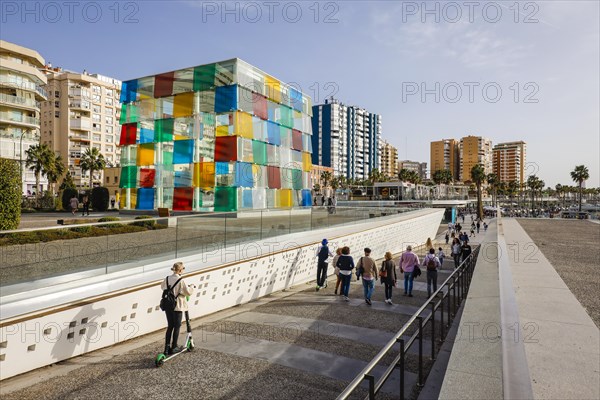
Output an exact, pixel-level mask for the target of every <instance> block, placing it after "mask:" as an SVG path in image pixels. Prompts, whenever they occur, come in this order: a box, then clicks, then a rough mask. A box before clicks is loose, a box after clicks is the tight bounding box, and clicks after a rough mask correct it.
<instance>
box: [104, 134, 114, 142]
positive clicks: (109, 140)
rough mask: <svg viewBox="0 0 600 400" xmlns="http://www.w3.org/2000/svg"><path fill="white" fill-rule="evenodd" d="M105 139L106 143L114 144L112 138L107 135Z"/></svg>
mask: <svg viewBox="0 0 600 400" xmlns="http://www.w3.org/2000/svg"><path fill="white" fill-rule="evenodd" d="M105 139H106V143H113V142H114V136H111V135H107V136H106V137H105Z"/></svg>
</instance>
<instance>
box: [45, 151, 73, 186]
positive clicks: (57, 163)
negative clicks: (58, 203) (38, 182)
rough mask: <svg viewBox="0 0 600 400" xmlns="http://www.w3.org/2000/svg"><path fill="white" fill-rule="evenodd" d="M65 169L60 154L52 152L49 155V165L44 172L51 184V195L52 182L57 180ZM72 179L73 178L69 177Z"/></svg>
mask: <svg viewBox="0 0 600 400" xmlns="http://www.w3.org/2000/svg"><path fill="white" fill-rule="evenodd" d="M65 171H66V168H65V165H64V164H63V162H62V157H61V156H56V155H54V154H52V155H51V157H50V165H49V168H48V171H47V172H46V176H47V177H48V184H49V185H50V186H51V188H52V189H51V191H52V195H54V192H55V191H54V189H55V188H54V184H55V183H56V182H58V181H59V180H60V179H61V178H62V176H63V175H64V173H65ZM71 180H73V178H71Z"/></svg>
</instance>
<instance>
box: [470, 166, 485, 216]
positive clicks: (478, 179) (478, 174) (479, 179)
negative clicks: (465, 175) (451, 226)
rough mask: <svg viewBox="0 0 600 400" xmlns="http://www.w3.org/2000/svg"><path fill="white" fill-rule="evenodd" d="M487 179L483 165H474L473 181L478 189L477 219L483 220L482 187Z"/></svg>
mask: <svg viewBox="0 0 600 400" xmlns="http://www.w3.org/2000/svg"><path fill="white" fill-rule="evenodd" d="M485 179H486V174H485V169H483V166H482V165H479V164H477V165H474V166H473V168H471V180H472V181H473V183H475V186H476V187H477V218H479V219H483V203H482V201H481V185H482V184H483V182H484V181H485Z"/></svg>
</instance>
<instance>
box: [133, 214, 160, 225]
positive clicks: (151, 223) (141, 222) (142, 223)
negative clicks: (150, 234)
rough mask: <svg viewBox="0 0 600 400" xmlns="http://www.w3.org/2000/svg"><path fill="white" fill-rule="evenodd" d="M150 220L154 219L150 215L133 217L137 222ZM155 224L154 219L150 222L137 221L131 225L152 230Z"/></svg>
mask: <svg viewBox="0 0 600 400" xmlns="http://www.w3.org/2000/svg"><path fill="white" fill-rule="evenodd" d="M150 218H154V217H153V216H151V215H139V216H137V217H135V219H137V220H144V219H145V220H147V219H150ZM155 224H156V221H155V220H154V219H152V220H150V221H138V222H134V223H132V224H131V225H135V226H144V227H146V228H153V227H154V225H155Z"/></svg>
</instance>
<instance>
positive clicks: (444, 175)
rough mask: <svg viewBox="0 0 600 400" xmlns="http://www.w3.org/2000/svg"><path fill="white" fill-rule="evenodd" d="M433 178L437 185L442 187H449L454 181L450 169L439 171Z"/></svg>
mask: <svg viewBox="0 0 600 400" xmlns="http://www.w3.org/2000/svg"><path fill="white" fill-rule="evenodd" d="M431 178H432V179H433V181H434V182H435V183H436V184H437V185H440V184H442V183H443V184H444V185H449V184H451V183H452V180H453V178H452V171H450V170H449V169H438V170H437V171H435V172H434V173H433V176H432V177H431Z"/></svg>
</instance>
